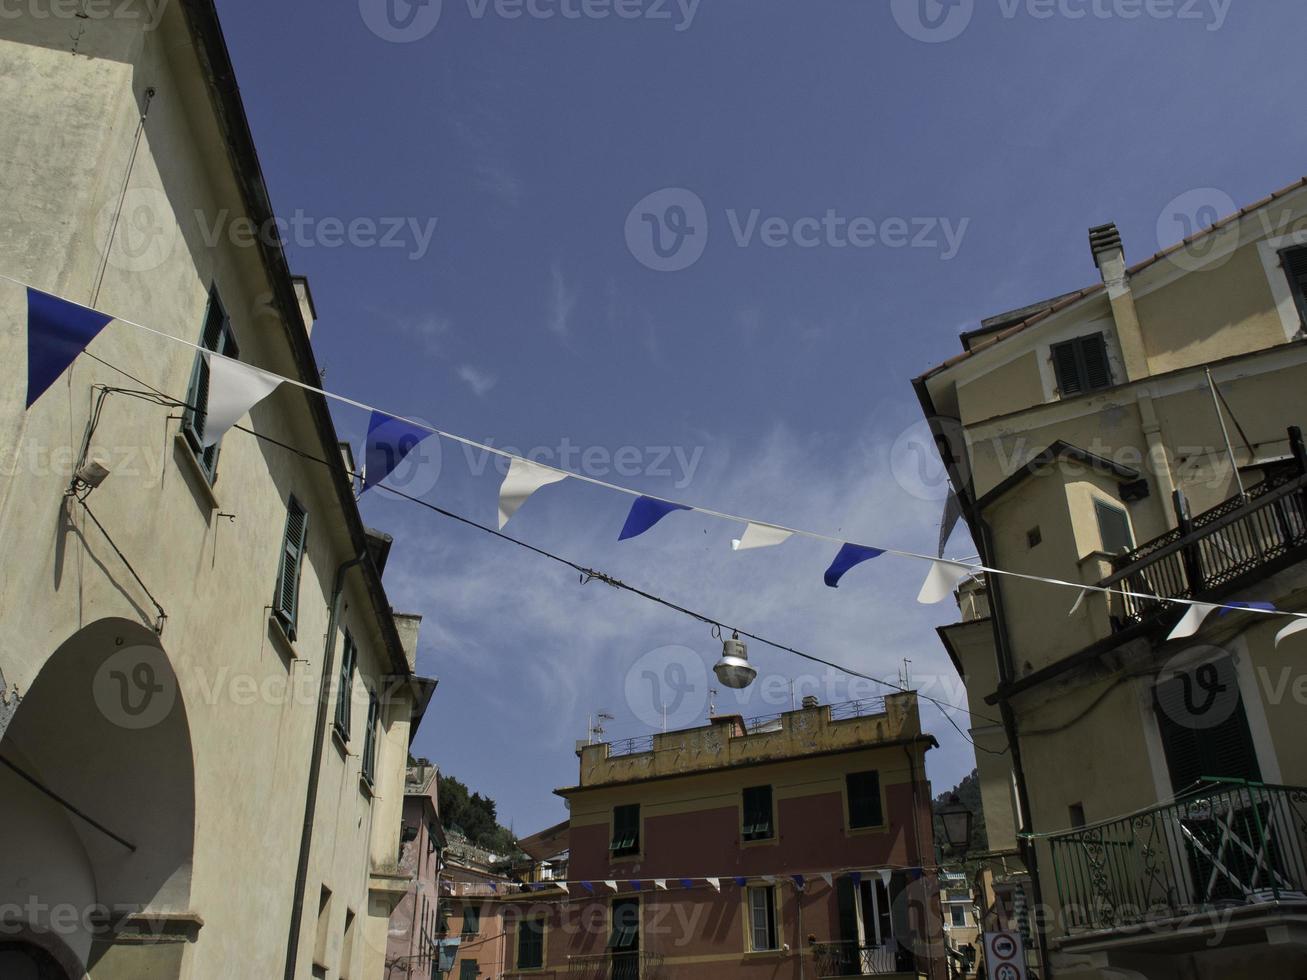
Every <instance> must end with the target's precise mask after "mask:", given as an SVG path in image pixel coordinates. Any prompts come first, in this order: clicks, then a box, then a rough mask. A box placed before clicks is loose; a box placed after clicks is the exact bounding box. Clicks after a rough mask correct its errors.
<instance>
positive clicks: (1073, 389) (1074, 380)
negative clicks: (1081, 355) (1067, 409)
mask: <svg viewBox="0 0 1307 980" xmlns="http://www.w3.org/2000/svg"><path fill="white" fill-rule="evenodd" d="M1052 353H1053V370H1054V372H1055V373H1056V374H1057V387H1058V390H1059V391H1060V392H1062V396H1063V397H1064V398H1065V397H1066V396H1067V395H1078V394H1080V393H1081V392H1082V391H1084V390H1085V383H1084V379H1083V378H1081V377H1080V363H1079V359H1078V358H1077V357H1076V345H1075V341H1068V342H1067V343H1065V344H1054V345H1053V350H1052Z"/></svg>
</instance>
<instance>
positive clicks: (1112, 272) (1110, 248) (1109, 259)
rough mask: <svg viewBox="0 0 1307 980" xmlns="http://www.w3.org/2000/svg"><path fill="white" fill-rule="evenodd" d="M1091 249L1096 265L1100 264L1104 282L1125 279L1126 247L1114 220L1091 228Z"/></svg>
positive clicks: (1099, 268) (1099, 267)
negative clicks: (1122, 242)
mask: <svg viewBox="0 0 1307 980" xmlns="http://www.w3.org/2000/svg"><path fill="white" fill-rule="evenodd" d="M1089 250H1090V251H1091V252H1093V253H1094V265H1096V266H1098V271H1099V272H1100V273H1101V274H1102V277H1103V282H1105V283H1106V282H1108V280H1109V279H1110V280H1113V281H1115V282H1121V281H1123V280H1124V279H1125V247H1124V246H1122V244H1121V232H1119V231H1118V230H1117V227H1116V224H1115V223H1114V222H1109V223H1108V224H1105V225H1099V226H1098V227H1097V228H1090V229H1089Z"/></svg>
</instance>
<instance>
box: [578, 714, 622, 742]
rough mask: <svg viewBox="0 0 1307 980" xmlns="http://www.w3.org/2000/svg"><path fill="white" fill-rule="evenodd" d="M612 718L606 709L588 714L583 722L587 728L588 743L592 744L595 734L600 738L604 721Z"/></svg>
mask: <svg viewBox="0 0 1307 980" xmlns="http://www.w3.org/2000/svg"><path fill="white" fill-rule="evenodd" d="M614 720H615V718H614V716H613V715H611V714H609V713H608V712H607V711H601V712H599V713H598V714H597V715H588V716H587V717H586V722H585V723H586V727H587V729H588V730H589V743H590V744H591V745H594V744H595V737H596V736H599V737H600V739H602V737H603V734H604V722H606V721H614Z"/></svg>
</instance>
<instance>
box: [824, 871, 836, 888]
mask: <svg viewBox="0 0 1307 980" xmlns="http://www.w3.org/2000/svg"><path fill="white" fill-rule="evenodd" d="M821 880H822V881H824V882H826V885H827V886H828V887H830V888H834V887H835V879H834V878H832V877H831V873H830V872H829V871H823V872H822V873H821Z"/></svg>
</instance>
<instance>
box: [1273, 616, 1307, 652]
mask: <svg viewBox="0 0 1307 980" xmlns="http://www.w3.org/2000/svg"><path fill="white" fill-rule="evenodd" d="M1303 630H1307V619H1299V620H1298V621H1296V622H1293V623H1290V624H1289V625H1288V626H1286V627H1285V628H1284V629H1282V630H1280V632H1278V633H1276V634H1275V645H1276V646H1277V647H1278V646H1279V645H1280V641H1281V640H1287V639H1288V638H1289V637H1291V636H1293V634H1294V633H1301V632H1302V631H1303Z"/></svg>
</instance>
